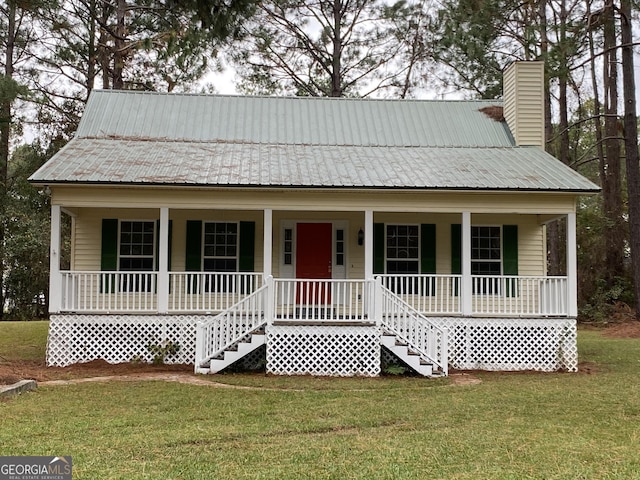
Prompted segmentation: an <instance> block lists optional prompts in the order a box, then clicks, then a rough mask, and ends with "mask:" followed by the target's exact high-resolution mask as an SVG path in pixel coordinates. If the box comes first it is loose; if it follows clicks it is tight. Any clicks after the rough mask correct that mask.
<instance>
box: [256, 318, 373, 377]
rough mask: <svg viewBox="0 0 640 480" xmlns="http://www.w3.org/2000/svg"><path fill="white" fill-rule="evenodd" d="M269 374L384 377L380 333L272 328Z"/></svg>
mask: <svg viewBox="0 0 640 480" xmlns="http://www.w3.org/2000/svg"><path fill="white" fill-rule="evenodd" d="M267 372H268V373H274V374H278V375H331V376H342V377H347V376H355V375H359V376H365V377H375V376H377V375H379V374H380V330H379V329H378V328H376V327H357V326H310V325H291V326H288V325H286V326H279V325H277V326H276V325H270V326H269V327H268V328H267Z"/></svg>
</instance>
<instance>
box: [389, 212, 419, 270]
mask: <svg viewBox="0 0 640 480" xmlns="http://www.w3.org/2000/svg"><path fill="white" fill-rule="evenodd" d="M388 227H416V228H417V230H418V237H417V238H418V256H417V257H416V258H408V257H407V258H406V259H403V258H397V257H394V258H389V256H388V252H389V234H388ZM420 230H421V229H420V224H419V223H385V224H384V271H385V273H387V274H390V275H402V274H401V273H389V261H396V262H397V261H406V262H416V264H417V266H418V269H417V272H414V273H408V274H409V275H419V274H420V259H421V258H422V251H421V245H422V239H421V235H422V232H421V231H420ZM407 248H408V247H407Z"/></svg>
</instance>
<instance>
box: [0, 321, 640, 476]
mask: <svg viewBox="0 0 640 480" xmlns="http://www.w3.org/2000/svg"><path fill="white" fill-rule="evenodd" d="M0 332H2V330H0ZM579 346H580V353H581V361H586V362H589V364H590V366H591V368H592V371H595V373H592V374H585V373H579V374H531V373H527V374H522V373H520V374H505V373H487V372H485V373H479V374H477V376H479V377H480V378H481V379H482V383H481V384H479V385H469V386H452V385H451V384H450V381H449V380H437V381H433V380H427V379H422V378H396V377H393V378H379V379H362V378H356V379H317V378H306V377H305V378H290V377H266V376H264V375H219V376H215V377H213V378H212V380H215V381H219V382H225V383H229V384H237V385H245V386H253V387H256V388H255V389H242V390H238V389H223V388H214V387H212V388H209V387H202V386H190V385H180V384H171V383H163V382H136V383H117V382H112V383H103V384H82V385H69V386H57V387H40V388H39V389H38V390H37V391H36V392H34V393H30V394H25V395H22V396H20V397H18V398H16V399H14V400H10V401H7V402H2V403H0V455H72V456H73V462H74V479H233V478H256V479H306V478H308V479H437V478H441V479H618V478H619V479H634V478H640V455H639V454H638V451H639V449H640V382H639V377H638V372H639V371H640V369H639V367H640V340H637V339H636V340H633V339H607V338H604V337H602V336H601V335H600V334H599V333H598V332H586V331H584V332H580V333H579ZM260 387H264V388H265V389H261V388H260ZM266 388H271V389H273V390H266Z"/></svg>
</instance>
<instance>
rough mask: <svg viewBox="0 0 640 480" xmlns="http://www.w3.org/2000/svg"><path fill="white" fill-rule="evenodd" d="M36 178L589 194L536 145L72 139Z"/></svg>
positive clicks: (584, 182) (577, 177)
mask: <svg viewBox="0 0 640 480" xmlns="http://www.w3.org/2000/svg"><path fill="white" fill-rule="evenodd" d="M31 181H34V182H37V183H50V184H54V183H114V184H129V185H131V184H153V185H162V184H167V185H170V184H174V185H193V186H229V187H231V186H245V187H323V188H419V189H481V190H547V191H577V192H593V191H597V190H598V187H597V186H596V185H594V184H593V183H592V182H590V181H589V180H587V179H585V178H584V177H582V176H581V175H580V174H578V173H577V172H575V171H574V170H572V169H570V168H569V167H567V166H565V165H563V164H562V163H561V162H559V161H558V160H556V159H555V158H553V157H552V156H550V155H549V154H547V153H545V152H544V151H542V150H540V149H539V148H537V147H509V148H461V147H458V148H451V147H368V146H336V145H285V144H261V143H251V144H247V143H229V142H224V143H210V142H181V141H139V140H132V139H126V140H121V139H91V138H84V139H83V138H76V139H74V140H73V141H71V142H70V143H69V144H68V145H67V146H66V147H65V148H64V149H62V150H61V151H60V152H59V153H58V154H57V155H55V156H54V157H53V158H52V159H51V160H50V161H49V162H47V163H46V164H45V165H44V166H43V167H42V168H40V169H39V170H38V171H37V172H36V173H35V174H34V175H33V176H32V177H31Z"/></svg>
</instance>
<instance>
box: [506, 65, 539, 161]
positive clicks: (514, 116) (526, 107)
mask: <svg viewBox="0 0 640 480" xmlns="http://www.w3.org/2000/svg"><path fill="white" fill-rule="evenodd" d="M503 100H504V118H505V120H506V121H507V125H508V126H509V129H510V130H511V133H512V134H513V137H514V139H515V141H516V145H518V146H531V145H533V146H536V147H540V148H542V149H544V62H514V63H512V64H511V65H509V66H508V67H507V68H505V70H504V78H503Z"/></svg>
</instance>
